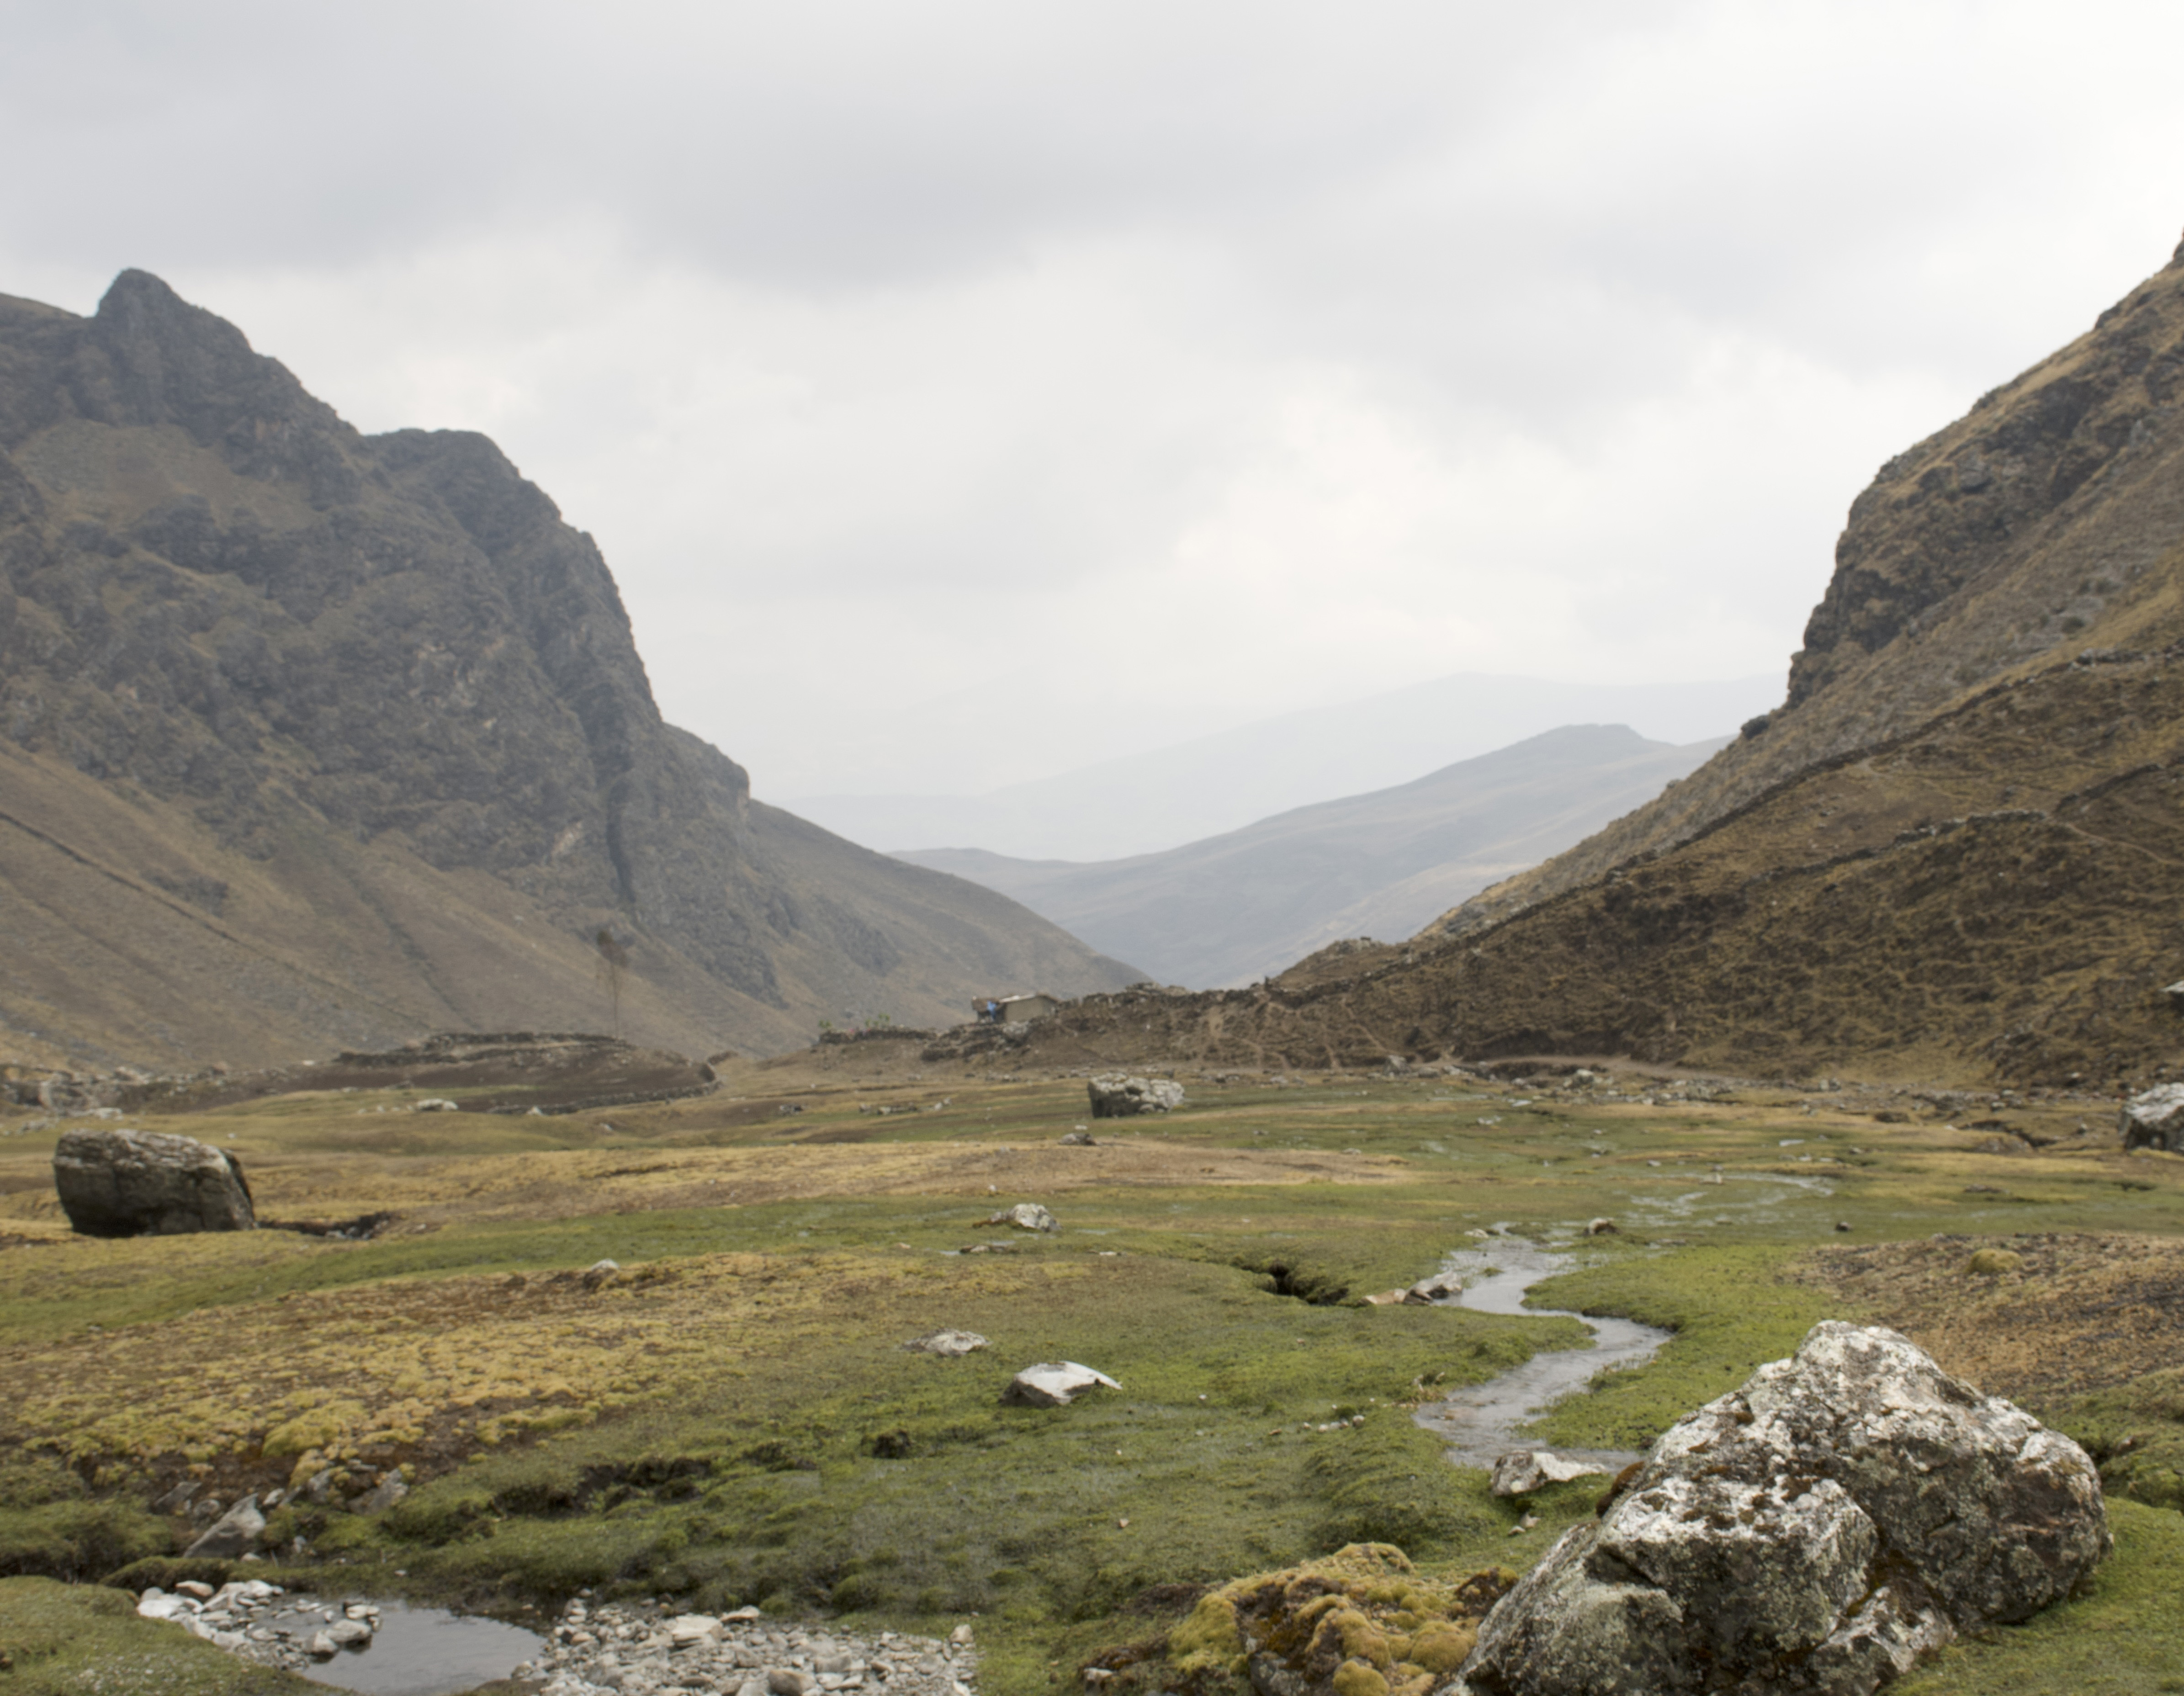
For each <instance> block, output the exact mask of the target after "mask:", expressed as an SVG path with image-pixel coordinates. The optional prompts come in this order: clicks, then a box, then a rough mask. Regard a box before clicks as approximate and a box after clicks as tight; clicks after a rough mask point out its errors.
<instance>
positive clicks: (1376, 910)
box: [898, 724, 1725, 988]
mask: <svg viewBox="0 0 2184 1696" xmlns="http://www.w3.org/2000/svg"><path fill="white" fill-rule="evenodd" d="M1724 740H1725V739H1716V740H1713V741H1710V742H1697V743H1691V744H1687V745H1684V746H1681V747H1678V746H1674V745H1670V744H1668V743H1664V742H1649V741H1647V740H1646V739H1645V738H1644V737H1642V736H1641V735H1639V734H1637V733H1636V732H1635V731H1634V730H1632V729H1630V728H1629V727H1628V726H1625V725H1620V724H1582V725H1569V726H1566V727H1564V728H1562V729H1559V730H1551V731H1549V732H1547V733H1546V734H1545V735H1542V736H1535V737H1531V738H1529V739H1527V740H1525V741H1523V742H1519V743H1518V744H1517V745H1515V746H1513V747H1508V748H1503V749H1500V750H1497V751H1496V752H1494V753H1491V754H1485V755H1481V756H1479V757H1478V758H1476V759H1472V760H1465V761H1462V762H1458V763H1457V764H1456V765H1453V766H1449V767H1444V768H1443V769H1442V770H1440V771H1438V772H1435V773H1432V774H1431V775H1430V776H1429V777H1424V778H1419V779H1418V781H1417V782H1415V783H1409V784H1401V785H1400V786H1399V787H1396V788H1394V789H1380V790H1377V791H1375V792H1374V793H1373V794H1371V795H1352V796H1350V797H1348V798H1347V799H1346V800H1342V801H1322V802H1320V803H1319V804H1318V805H1317V806H1304V807H1298V808H1295V809H1294V810H1293V811H1290V812H1284V813H1280V814H1279V815H1277V816H1276V817H1272V818H1265V819H1262V820H1260V821H1259V822H1258V823H1256V824H1252V825H1248V826H1246V827H1245V828H1243V829H1241V830H1234V831H1230V832H1229V833H1228V834H1224V835H1220V836H1216V837H1212V838H1210V839H1209V840H1206V841H1203V842H1193V843H1190V844H1188V845H1185V846H1184V847H1180V848H1172V849H1169V850H1168V851H1166V852H1165V853H1160V854H1140V855H1137V856H1133V857H1131V858H1128V859H1123V860H1107V861H1100V862H1093V863H1091V864H1081V863H1076V862H1068V861H1059V860H1037V861H1034V860H1020V859H1011V858H1009V857H1007V856H1004V855H1000V854H995V853H991V852H989V851H984V850H982V849H975V848H973V849H961V848H941V849H928V850H923V851H911V852H907V853H904V854H902V855H900V856H898V857H900V858H901V859H905V860H908V861H909V862H911V864H913V865H918V866H926V867H930V868H933V869H934V870H936V871H944V872H953V873H956V875H957V876H959V877H963V878H968V879H971V880H972V882H974V883H980V884H985V885H986V886H987V887H988V888H989V889H993V890H999V891H1000V892H1001V893H1002V894H1004V895H1011V896H1013V897H1014V898H1015V899H1016V900H1017V901H1022V903H1023V904H1024V905H1025V906H1026V907H1029V908H1031V910H1032V911H1033V912H1036V913H1039V914H1041V915H1042V916H1044V917H1045V918H1050V919H1052V920H1053V921H1054V922H1055V923H1056V924H1058V925H1060V926H1061V927H1062V929H1065V930H1067V931H1069V932H1071V933H1072V934H1074V935H1077V936H1078V937H1081V938H1083V939H1084V940H1085V941H1087V942H1089V943H1090V944H1091V945H1092V946H1094V947H1095V948H1098V949H1100V950H1101V951H1104V952H1106V953H1109V954H1112V955H1115V956H1117V957H1121V958H1123V959H1128V960H1134V961H1135V962H1138V963H1139V965H1141V966H1143V967H1145V969H1146V970H1148V971H1150V972H1151V973H1153V974H1155V975H1156V976H1157V977H1158V978H1160V979H1162V981H1163V982H1167V983H1177V984H1185V985H1190V986H1192V987H1193V988H1206V987H1212V986H1215V985H1225V984H1242V983H1249V982H1251V981H1252V980H1254V979H1257V978H1260V977H1262V976H1265V975H1267V974H1270V973H1274V972H1279V971H1280V970H1281V969H1282V968H1284V967H1285V966H1288V965H1290V964H1291V963H1293V962H1295V961H1297V960H1299V959H1301V958H1302V957H1304V956H1305V955H1307V954H1309V953H1311V952H1312V951H1313V950H1315V949H1317V948H1319V947H1322V946H1324V945H1325V944H1327V943H1329V942H1331V941H1334V940H1336V939H1338V938H1340V937H1346V936H1359V935H1372V936H1379V937H1381V938H1384V939H1389V940H1394V939H1398V938H1401V937H1406V936H1408V935H1410V934H1412V932H1413V931H1415V930H1417V929H1419V928H1420V927H1421V926H1423V925H1424V924H1425V923H1428V922H1429V920H1431V919H1432V918H1435V916H1436V915H1437V914H1440V913H1441V912H1446V910H1447V909H1448V908H1449V907H1451V906H1453V905H1455V903H1456V902H1457V901H1462V900H1463V899H1464V898H1465V897H1466V896H1468V895H1472V894H1474V893H1475V892H1476V891H1478V890H1482V889H1484V888H1485V887H1486V885H1488V884H1491V883H1494V882H1496V880H1497V879H1502V878H1506V877H1508V876H1509V875H1511V874H1512V873H1515V872H1518V871H1521V870H1523V869H1524V868H1526V867H1528V866H1532V865H1536V864H1537V863H1538V862H1540V861H1541V860H1544V859H1546V857H1547V856H1549V855H1551V854H1555V853H1558V852H1560V851H1562V850H1563V849H1564V848H1567V847H1568V846H1569V845H1572V844H1573V843H1575V842H1579V841H1581V840H1584V838H1585V836H1587V835H1588V834H1591V832H1593V831H1595V830H1597V829H1598V828H1600V827H1601V826H1602V825H1603V824H1605V823H1607V822H1608V821H1609V820H1610V819H1613V818H1614V817H1618V816H1619V815H1620V814H1622V813H1624V812H1629V811H1630V809H1631V808H1632V807H1635V806H1640V805H1641V804H1642V803H1643V802H1645V801H1650V800H1652V797H1653V796H1654V795H1657V794H1658V793H1659V792H1660V790H1661V789H1662V788H1663V786H1664V785H1666V784H1669V783H1672V782H1674V780H1675V779H1676V778H1680V777H1682V776H1683V775H1684V774H1685V773H1686V772H1689V771H1691V770H1693V769H1695V768H1696V767H1697V766H1699V765H1700V764H1701V763H1702V762H1704V761H1705V760H1706V758H1707V757H1708V756H1709V755H1711V754H1712V753H1713V752H1714V751H1715V750H1717V749H1718V748H1719V747H1720V746H1721V745H1722V743H1723V741H1724Z"/></svg>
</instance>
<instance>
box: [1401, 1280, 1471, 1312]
mask: <svg viewBox="0 0 2184 1696" xmlns="http://www.w3.org/2000/svg"><path fill="white" fill-rule="evenodd" d="M1462 1294H1463V1279H1461V1278H1459V1277H1457V1275H1456V1274H1455V1273H1453V1272H1436V1273H1435V1274H1434V1275H1433V1276H1432V1277H1430V1278H1421V1279H1419V1280H1418V1282H1417V1283H1415V1284H1413V1285H1412V1286H1411V1287H1410V1288H1409V1289H1407V1290H1406V1291H1404V1292H1403V1299H1404V1300H1405V1301H1406V1302H1408V1303H1412V1305H1413V1306H1424V1307H1431V1306H1432V1305H1433V1304H1434V1303H1436V1302H1452V1301H1454V1300H1455V1299H1456V1298H1457V1297H1458V1296H1460V1295H1462Z"/></svg>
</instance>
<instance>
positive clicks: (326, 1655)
mask: <svg viewBox="0 0 2184 1696" xmlns="http://www.w3.org/2000/svg"><path fill="white" fill-rule="evenodd" d="M339 1652H340V1645H338V1644H337V1643H335V1642H334V1640H333V1638H332V1637H331V1636H330V1635H329V1634H328V1633H326V1632H313V1633H312V1634H311V1640H310V1642H309V1643H306V1644H304V1653H305V1654H308V1655H309V1656H310V1657H311V1658H312V1659H313V1660H332V1659H333V1658H334V1656H335V1655H336V1654H338V1653H339Z"/></svg>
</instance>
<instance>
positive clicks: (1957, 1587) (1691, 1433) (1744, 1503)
mask: <svg viewBox="0 0 2184 1696" xmlns="http://www.w3.org/2000/svg"><path fill="white" fill-rule="evenodd" d="M1626 1478H1627V1482H1624V1486H1623V1487H1622V1488H1621V1489H1620V1490H1619V1492H1618V1493H1617V1494H1616V1495H1615V1497H1614V1498H1613V1501H1612V1503H1611V1504H1609V1505H1608V1506H1607V1509H1606V1510H1605V1512H1604V1513H1603V1514H1602V1516H1601V1517H1600V1518H1599V1519H1598V1520H1595V1521H1594V1522H1592V1523H1591V1524H1588V1525H1583V1526H1577V1527H1575V1528H1574V1529H1573V1530H1571V1531H1568V1532H1566V1533H1564V1535H1563V1537H1562V1538H1561V1540H1560V1541H1559V1542H1557V1543H1556V1544H1555V1546H1554V1547H1553V1548H1552V1549H1550V1550H1549V1551H1548V1553H1547V1555H1546V1559H1544V1560H1542V1561H1541V1563H1540V1565H1538V1566H1537V1567H1535V1568H1534V1569H1533V1570H1532V1571H1531V1572H1530V1573H1529V1574H1528V1575H1527V1576H1525V1577H1524V1579H1523V1580H1522V1581H1521V1582H1519V1583H1518V1586H1517V1587H1516V1588H1515V1589H1513V1590H1512V1591H1511V1592H1510V1593H1508V1595H1507V1596H1506V1597H1504V1598H1502V1600H1501V1601H1500V1602H1499V1603H1498V1604H1496V1606H1495V1608H1494V1610H1493V1612H1492V1613H1490V1614H1489V1615H1487V1617H1486V1619H1485V1622H1484V1623H1483V1624H1482V1626H1480V1628H1479V1643H1478V1647H1477V1648H1476V1649H1474V1650H1473V1652H1472V1654H1471V1656H1470V1658H1469V1659H1468V1660H1466V1661H1465V1662H1464V1664H1463V1669H1462V1671H1461V1672H1460V1673H1459V1675H1458V1676H1457V1679H1456V1680H1455V1681H1454V1682H1451V1684H1449V1685H1446V1686H1444V1687H1443V1696H1459V1693H1461V1696H1680V1693H1685V1692H1691V1693H1697V1692H1702V1691H1728V1690H1734V1691H1736V1692H1737V1693H1739V1696H1806V1693H1813V1696H1819V1693H1825V1696H1868V1693H1870V1692H1872V1691H1874V1690H1875V1689H1877V1688H1880V1686H1881V1685H1883V1684H1886V1683H1888V1682H1892V1680H1893V1679H1895V1678H1897V1676H1901V1675H1902V1674H1903V1673H1904V1672H1906V1671H1909V1670H1910V1668H1911V1667H1912V1666H1913V1665H1914V1664H1916V1663H1917V1662H1918V1661H1919V1660H1923V1659H1925V1657H1926V1656H1928V1655H1930V1654H1932V1653H1933V1652H1934V1651H1935V1650H1936V1649H1939V1648H1941V1647H1942V1645H1943V1644H1945V1643H1948V1642H1949V1641H1950V1639H1952V1638H1953V1637H1955V1636H1956V1635H1957V1634H1958V1632H1965V1631H1975V1630H1978V1629H1980V1628H1981V1627H1983V1626H1989V1625H1997V1624H2006V1623H2009V1622H2012V1621H2020V1620H2023V1619H2025V1618H2027V1617H2028V1616H2030V1615H2032V1614H2034V1613H2036V1612H2038V1611H2039V1610H2041V1609H2042V1608H2044V1607H2046V1606H2047V1605H2048V1604H2049V1603H2051V1602H2054V1601H2056V1600H2059V1598H2062V1597H2064V1596H2066V1595H2068V1594H2069V1593H2070V1591H2071V1589H2072V1588H2073V1587H2075V1585H2076V1584H2078V1583H2079V1582H2081V1580H2082V1579H2084V1578H2085V1576H2087V1574H2088V1573H2089V1572H2091V1571H2092V1568H2093V1565H2094V1564H2095V1563H2096V1562H2097V1561H2098V1560H2100V1559H2102V1558H2103V1557H2104V1556H2105V1555H2106V1554H2108V1553H2109V1549H2110V1548H2112V1547H2113V1544H2112V1542H2111V1539H2110V1537H2109V1527H2108V1515H2107V1512H2106V1510H2105V1509H2104V1508H2103V1505H2102V1502H2101V1484H2100V1477H2099V1475H2098V1473H2097V1472H2095V1470H2094V1469H2093V1464H2092V1460H2091V1459H2089V1458H2088V1457H2087V1454H2086V1452H2085V1451H2084V1450H2083V1449H2081V1448H2079V1447H2078V1445H2077V1444H2076V1443H2075V1442H2071V1441H2070V1439H2069V1438H2068V1437H2064V1436H2062V1435H2060V1434H2059V1433H2058V1432H2055V1431H2050V1430H2048V1428H2047V1427H2046V1426H2044V1425H2042V1424H2041V1423H2040V1422H2039V1421H2038V1420H2036V1419H2034V1418H2033V1417H2032V1416H2031V1414H2027V1413H2025V1412H2023V1411H2021V1410H2020V1409H2018V1408H2015V1407H2014V1406H2012V1405H2011V1404H2010V1403H2008V1402H2005V1401H2003V1400H2002V1399H2000V1398H1998V1397H1992V1396H1982V1395H1981V1394H1980V1393H1979V1392H1977V1391H1975V1390H1974V1389H1972V1388H1970V1386H1967V1385H1964V1384H1962V1383H1960V1382H1958V1381H1957V1380H1956V1379H1954V1378H1952V1377H1950V1376H1949V1375H1947V1373H1945V1372H1943V1371H1942V1370H1941V1368H1939V1367H1938V1366H1936V1364H1934V1363H1933V1361H1932V1360H1931V1358H1928V1357H1927V1355H1926V1354H1925V1353H1924V1352H1922V1351H1921V1350H1920V1349H1919V1347H1917V1346H1916V1345H1914V1343H1912V1342H1910V1341H1909V1339H1908V1338H1906V1337H1903V1336H1899V1335H1898V1334H1897V1333H1896V1332H1895V1331H1886V1330H1882V1329H1880V1328H1879V1327H1877V1326H1875V1327H1867V1326H1859V1325H1846V1324H1842V1323H1841V1322H1839V1321H1836V1320H1829V1321H1826V1322H1825V1323H1823V1324H1821V1325H1815V1326H1814V1328H1813V1330H1812V1331H1811V1332H1810V1333H1809V1334H1808V1336H1806V1338H1805V1341H1804V1342H1803V1343H1802V1346H1801V1347H1799V1348H1798V1350H1797V1354H1796V1355H1795V1356H1794V1357H1793V1358H1791V1359H1788V1360H1777V1361H1772V1362H1770V1363H1769V1364H1767V1365H1764V1366H1763V1367H1761V1368H1760V1369H1759V1370H1758V1371H1757V1372H1755V1373H1754V1374H1753V1375H1752V1377H1751V1379H1750V1380H1749V1381H1747V1383H1746V1384H1745V1386H1744V1387H1743V1388H1742V1389H1741V1390H1737V1391H1736V1392H1732V1393H1730V1394H1729V1395H1727V1396H1724V1397H1722V1398H1720V1399H1719V1400H1718V1401H1714V1402H1711V1403H1708V1404H1707V1405H1706V1406H1705V1407H1703V1408H1702V1409H1699V1410H1698V1411H1697V1413H1694V1414H1687V1415H1685V1417H1684V1418H1683V1419H1682V1420H1679V1421H1678V1422H1677V1423H1676V1424H1675V1425H1673V1426H1671V1427H1670V1428H1669V1431H1667V1432H1666V1433H1665V1434H1664V1435H1663V1437H1661V1439H1660V1440H1659V1441H1658V1442H1656V1443H1655V1444H1654V1445H1653V1448H1652V1451H1651V1453H1648V1454H1647V1456H1646V1459H1645V1460H1644V1461H1643V1462H1642V1463H1641V1464H1640V1465H1639V1466H1638V1468H1637V1469H1636V1470H1635V1476H1630V1475H1626Z"/></svg>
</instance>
